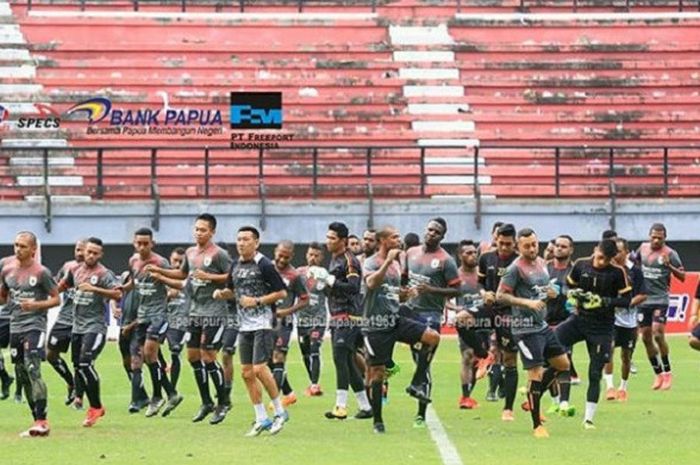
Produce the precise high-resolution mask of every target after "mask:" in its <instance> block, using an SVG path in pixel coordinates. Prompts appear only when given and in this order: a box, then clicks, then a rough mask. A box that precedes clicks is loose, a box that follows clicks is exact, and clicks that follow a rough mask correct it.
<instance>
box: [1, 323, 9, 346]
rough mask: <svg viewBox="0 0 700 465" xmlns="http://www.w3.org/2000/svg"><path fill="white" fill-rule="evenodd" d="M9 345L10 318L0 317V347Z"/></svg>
mask: <svg viewBox="0 0 700 465" xmlns="http://www.w3.org/2000/svg"><path fill="white" fill-rule="evenodd" d="M9 346H10V319H9V318H0V349H4V348H5V347H9Z"/></svg>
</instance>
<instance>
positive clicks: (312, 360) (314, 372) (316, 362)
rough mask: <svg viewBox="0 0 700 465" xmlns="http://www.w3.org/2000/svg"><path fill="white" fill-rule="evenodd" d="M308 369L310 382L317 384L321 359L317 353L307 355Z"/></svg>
mask: <svg viewBox="0 0 700 465" xmlns="http://www.w3.org/2000/svg"><path fill="white" fill-rule="evenodd" d="M309 370H310V374H311V384H318V379H319V378H320V377H321V359H320V357H319V355H318V354H317V353H316V354H311V355H309Z"/></svg>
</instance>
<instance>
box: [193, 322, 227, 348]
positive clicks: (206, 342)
mask: <svg viewBox="0 0 700 465" xmlns="http://www.w3.org/2000/svg"><path fill="white" fill-rule="evenodd" d="M224 321H225V318H221V319H220V320H219V319H217V318H210V317H196V316H193V317H190V326H189V328H188V329H187V332H189V333H190V339H189V340H188V341H187V348H188V349H203V350H219V349H221V344H222V340H223V336H224Z"/></svg>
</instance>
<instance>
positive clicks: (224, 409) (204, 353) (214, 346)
mask: <svg viewBox="0 0 700 465" xmlns="http://www.w3.org/2000/svg"><path fill="white" fill-rule="evenodd" d="M224 329H225V327H224V321H221V322H219V324H218V325H216V324H215V325H210V326H205V327H204V330H203V336H202V337H203V344H202V350H201V357H202V362H203V363H204V366H205V369H206V370H207V375H208V378H209V380H210V381H211V383H212V384H213V385H214V390H215V391H216V399H217V402H216V407H215V409H214V415H213V416H212V418H211V419H210V420H209V423H210V424H212V425H216V424H218V423H221V422H222V421H223V420H224V418H226V414H227V413H228V406H227V404H226V389H225V382H224V369H223V367H222V366H221V364H220V363H219V361H218V353H219V350H220V349H221V345H222V343H223V336H224Z"/></svg>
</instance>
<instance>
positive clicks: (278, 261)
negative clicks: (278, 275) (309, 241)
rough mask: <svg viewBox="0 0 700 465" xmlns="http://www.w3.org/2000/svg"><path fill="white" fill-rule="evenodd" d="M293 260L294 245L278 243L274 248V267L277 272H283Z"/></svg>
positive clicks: (285, 241) (284, 242) (289, 242)
mask: <svg viewBox="0 0 700 465" xmlns="http://www.w3.org/2000/svg"><path fill="white" fill-rule="evenodd" d="M292 258H294V243H293V242H292V241H287V240H284V241H280V242H279V243H278V244H277V247H275V265H276V266H277V269H278V270H284V269H285V268H287V267H288V266H289V264H290V263H291V261H292Z"/></svg>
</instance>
